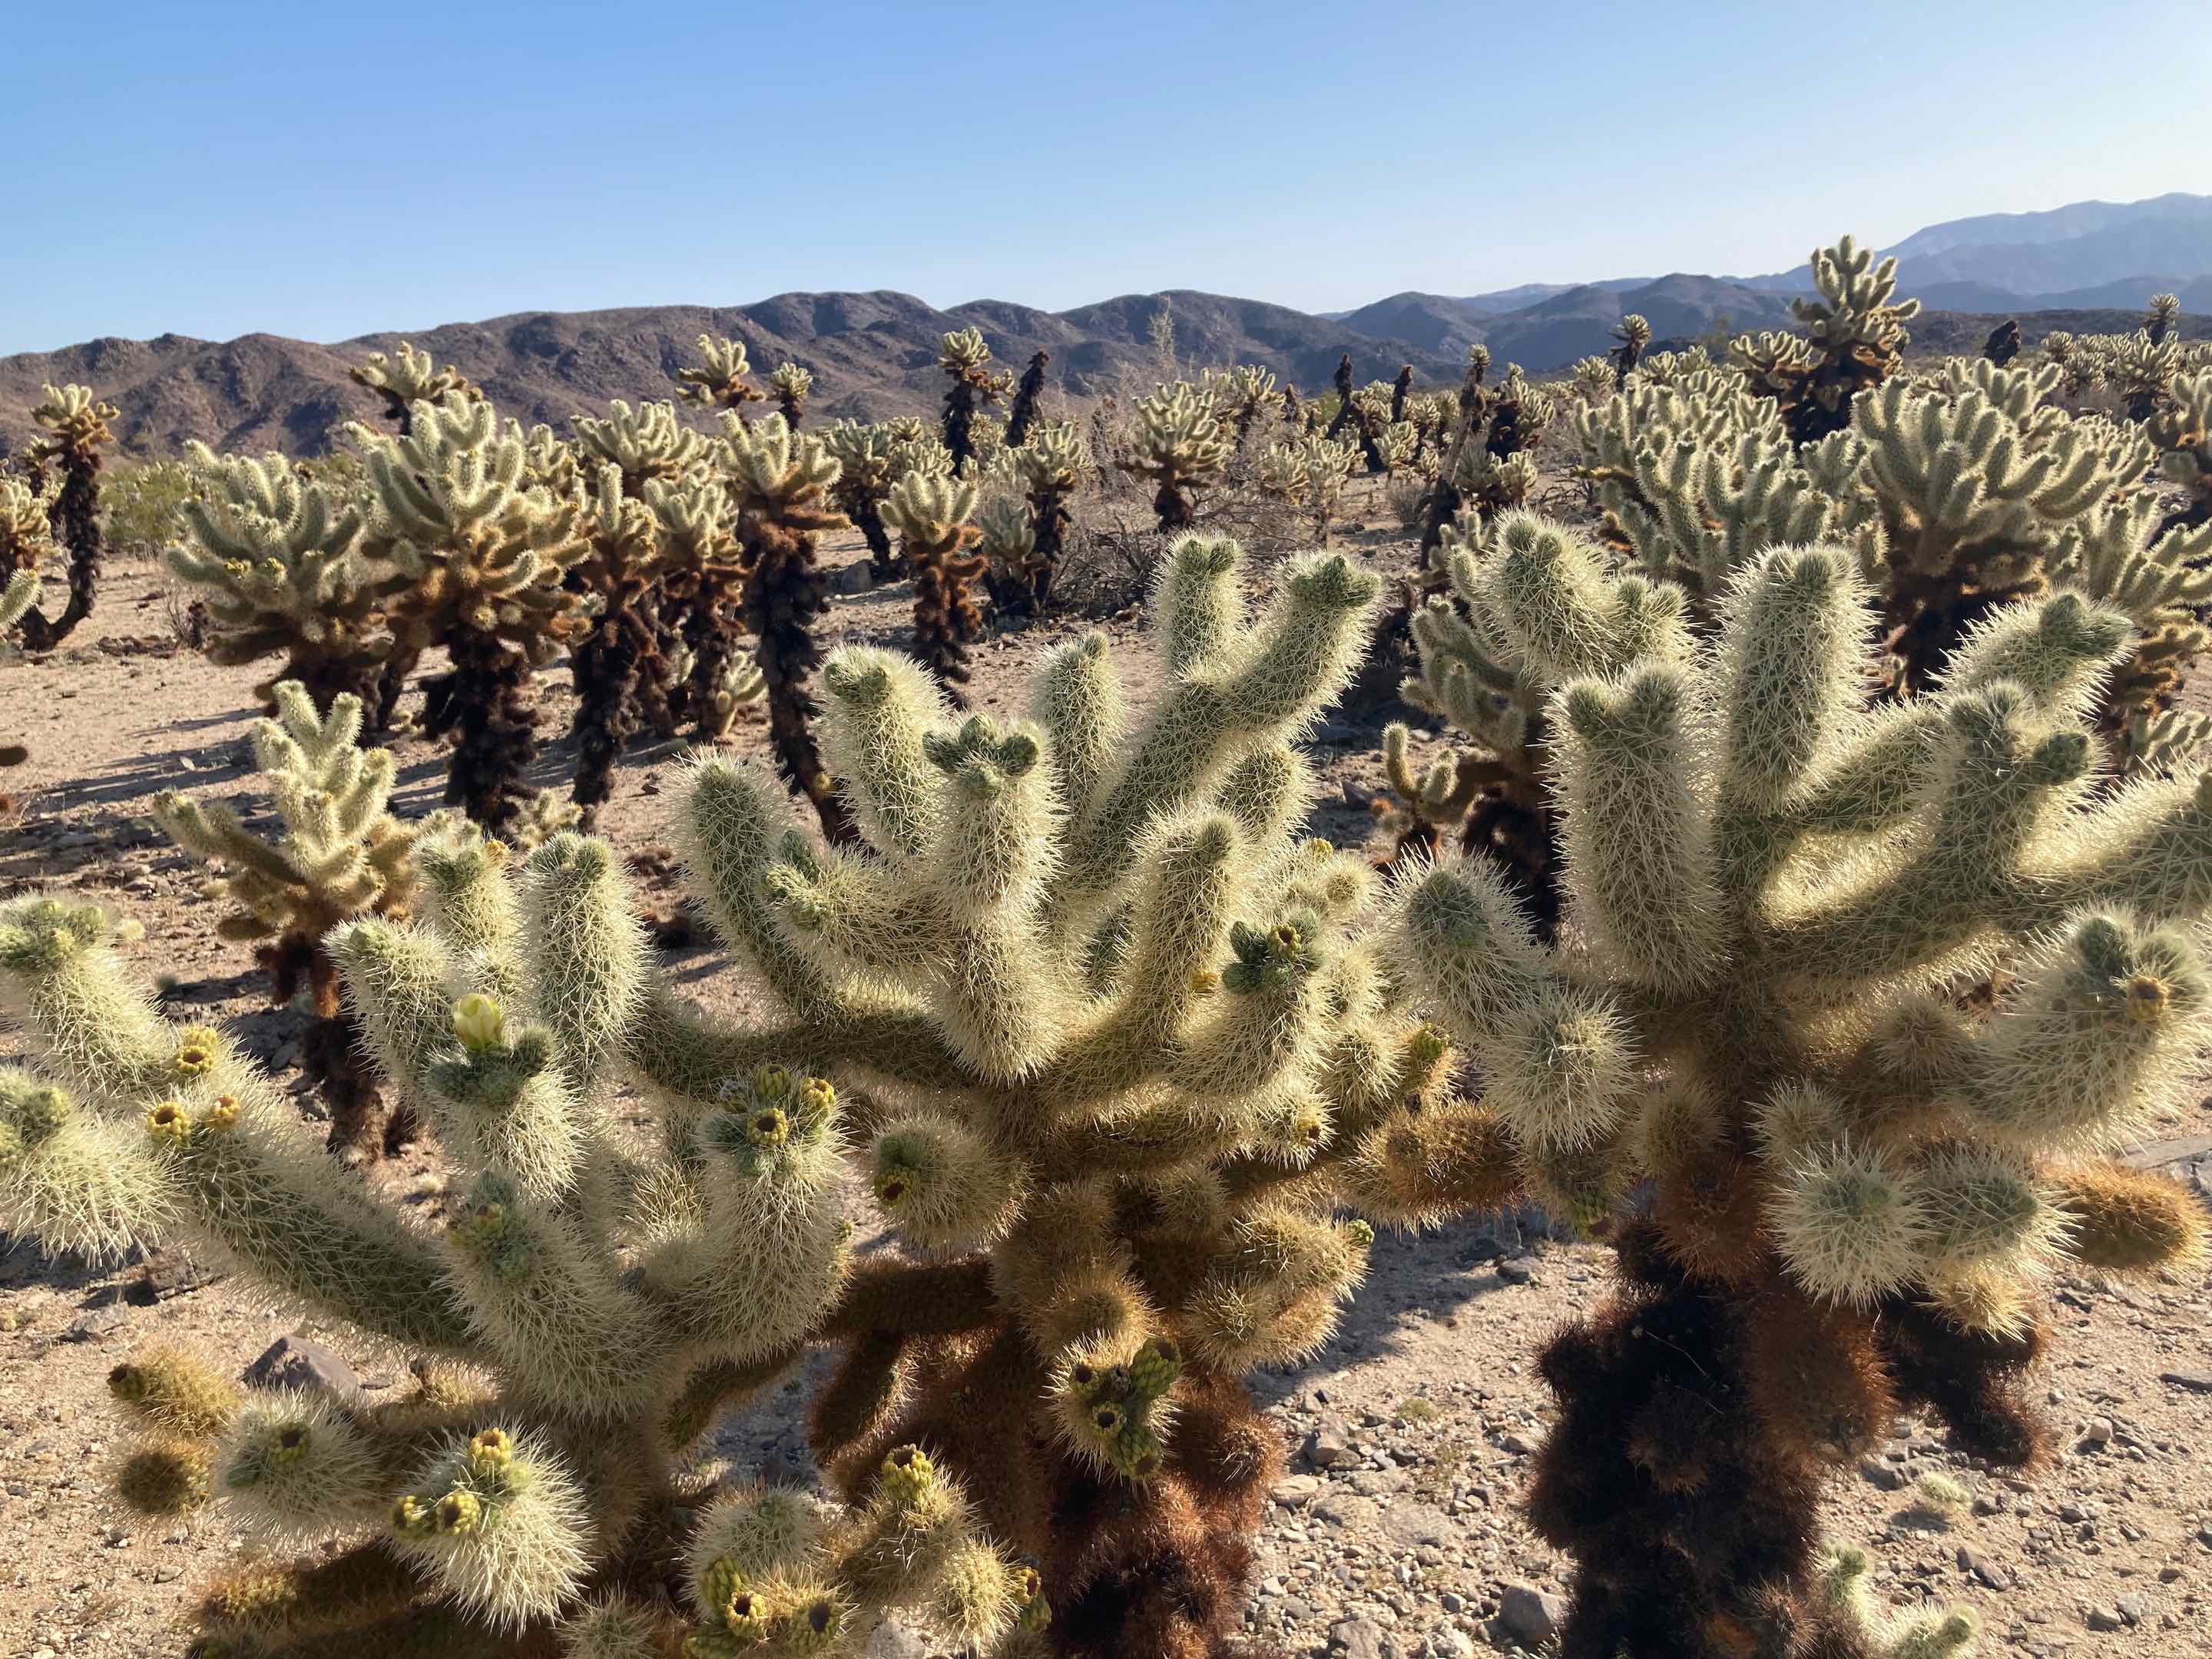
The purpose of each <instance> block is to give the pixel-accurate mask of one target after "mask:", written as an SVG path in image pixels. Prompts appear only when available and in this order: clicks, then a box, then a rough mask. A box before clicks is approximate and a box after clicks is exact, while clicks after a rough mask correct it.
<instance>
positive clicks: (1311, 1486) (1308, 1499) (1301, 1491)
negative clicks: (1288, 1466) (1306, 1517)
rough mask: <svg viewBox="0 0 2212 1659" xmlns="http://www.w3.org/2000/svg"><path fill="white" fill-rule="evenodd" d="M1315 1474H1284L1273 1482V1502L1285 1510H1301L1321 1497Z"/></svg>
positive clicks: (1317, 1478) (1320, 1481)
mask: <svg viewBox="0 0 2212 1659" xmlns="http://www.w3.org/2000/svg"><path fill="white" fill-rule="evenodd" d="M1321 1491H1322V1478H1321V1477H1320V1476H1319V1475H1317V1474H1286V1475H1285V1476H1284V1477H1283V1478H1282V1479H1281V1480H1278V1481H1277V1482H1275V1501H1276V1502H1277V1503H1278V1504H1281V1505H1282V1506H1283V1507H1284V1508H1285V1509H1286V1510H1302V1509H1304V1508H1305V1506H1306V1505H1307V1504H1310V1503H1312V1502H1313V1501H1314V1499H1315V1498H1318V1497H1320V1496H1321Z"/></svg>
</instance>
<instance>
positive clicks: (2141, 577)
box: [2050, 492, 2212, 770]
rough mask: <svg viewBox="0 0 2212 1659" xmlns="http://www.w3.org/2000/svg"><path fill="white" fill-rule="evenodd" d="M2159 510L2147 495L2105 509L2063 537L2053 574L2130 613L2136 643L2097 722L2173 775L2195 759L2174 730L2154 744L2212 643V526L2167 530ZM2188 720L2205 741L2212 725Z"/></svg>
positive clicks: (2135, 756) (2110, 685) (2139, 759)
mask: <svg viewBox="0 0 2212 1659" xmlns="http://www.w3.org/2000/svg"><path fill="white" fill-rule="evenodd" d="M2160 505H2161V504H2160V501H2159V500H2158V498H2157V497H2156V496H2155V495H2150V494H2148V493H2147V492H2145V493H2140V494H2136V495H2130V496H2126V497H2124V498H2121V499H2119V500H2118V501H2106V502H2105V503H2103V504H2101V505H2100V507H2099V508H2098V509H2097V510H2096V511H2095V512H2094V513H2088V514H2085V515H2084V516H2082V517H2081V518H2080V519H2078V520H2075V521H2074V522H2072V523H2069V525H2068V526H2066V527H2065V528H2064V530H2063V531H2062V532H2060V535H2059V538H2058V544H2057V549H2056V550H2055V551H2054V552H2053V554H2052V555H2051V562H2050V568H2051V580H2053V581H2054V582H2056V583H2057V584H2058V585H2060V586H2063V587H2066V588H2068V589H2070V590H2071V591H2073V592H2076V593H2079V594H2081V595H2082V596H2083V597H2084V598H2086V599H2089V600H2091V601H2093V603H2095V604H2098V605H2104V606H2106V607H2108V608H2110V609H2112V610H2113V611H2118V612H2119V613H2121V614H2122V615H2123V616H2124V617H2127V619H2128V622H2129V623H2130V626H2131V627H2132V628H2133V629H2134V632H2135V642H2134V645H2133V647H2132V648H2131V649H2130V652H2129V654H2128V656H2127V659H2125V660H2124V662H2122V663H2121V664H2120V665H2119V666H2118V668H2117V669H2116V670H2114V671H2113V672H2112V676H2111V677H2110V678H2108V679H2107V680H2106V683H2105V685H2104V687H2103V689H2102V692H2101V695H2100V697H2099V720H2100V723H2101V725H2102V726H2104V728H2105V730H2106V732H2107V733H2117V734H2118V735H2119V736H2120V738H2122V740H2123V742H2124V743H2125V744H2127V746H2128V750H2129V751H2130V753H2129V758H2130V760H2132V761H2134V762H2135V763H2137V764H2139V765H2142V766H2145V767H2155V768H2158V769H2169V770H2170V769H2174V768H2176V767H2178V766H2180V765H2184V764H2187V763H2190V762H2191V760H2192V759H2193V758H2194V757H2193V755H2188V754H2185V753H2183V752H2182V751H2181V750H2179V746H2178V744H2177V739H2178V738H2179V736H2180V731H2179V728H2177V727H2175V726H2172V725H2171V724H2168V725H2167V726H2166V727H2165V729H2164V730H2163V731H2162V732H2161V733H2160V738H2161V740H2160V743H2159V744H2157V745H2156V747H2155V748H2152V747H2150V746H2149V745H2148V744H2147V742H2146V739H2147V737H2148V733H2149V732H2150V729H2151V726H2152V723H2153V722H2154V721H2155V720H2157V718H2158V716H2160V714H2164V713H2165V712H2166V710H2167V709H2168V708H2171V707H2172V702H2173V700H2174V698H2175V696H2177V695H2178V694H2179V691H2180V690H2181V684H2182V681H2183V679H2184V678H2185V676H2186V675H2187V673H2188V671H2189V670H2190V668H2191V666H2192V665H2194V664H2195V662H2196V661H2197V658H2198V657H2200V656H2202V655H2203V653H2204V651H2205V650H2206V648H2207V647H2212V629H2207V627H2206V626H2205V623H2204V620H2203V619H2204V616H2205V612H2206V607H2207V606H2208V605H2212V569H2208V568H2206V567H2207V566H2208V565H2212V523H2207V524H2203V525H2200V526H2196V527H2195V528H2193V529H2190V528H2182V527H2176V528H2173V529H2171V530H2169V529H2167V528H2166V526H2165V525H2164V524H2163V523H2162V522H2161V512H2160ZM2190 724H2191V726H2192V727H2195V728H2199V729H2198V730H2197V741H2198V742H2200V743H2201V742H2202V741H2203V738H2204V737H2205V736H2206V735H2208V734H2207V732H2205V731H2203V729H2201V728H2203V727H2205V726H2208V725H2212V722H2207V721H2205V720H2203V718H2202V717H2201V716H2197V717H2193V718H2192V720H2191V722H2190Z"/></svg>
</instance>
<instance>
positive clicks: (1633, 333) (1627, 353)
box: [1606, 311, 1651, 391]
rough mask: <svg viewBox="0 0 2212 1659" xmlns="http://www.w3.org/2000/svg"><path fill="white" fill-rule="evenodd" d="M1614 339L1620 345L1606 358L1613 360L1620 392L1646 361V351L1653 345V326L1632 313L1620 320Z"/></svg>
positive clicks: (1614, 384)
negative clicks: (1640, 364) (1639, 366)
mask: <svg viewBox="0 0 2212 1659" xmlns="http://www.w3.org/2000/svg"><path fill="white" fill-rule="evenodd" d="M1613 338H1614V339H1616V340H1618V341H1620V344H1619V345H1617V346H1615V347H1613V349H1612V350H1610V351H1608V352H1607V353H1606V356H1607V357H1608V358H1610V359H1611V360H1612V362H1613V388H1614V390H1616V391H1618V390H1620V388H1621V387H1623V386H1626V385H1627V384H1628V377H1629V376H1630V375H1632V374H1634V373H1635V372H1636V366H1637V364H1638V363H1640V362H1643V361H1644V347H1646V346H1648V345H1650V343H1651V325H1650V322H1649V321H1648V320H1647V319H1645V318H1644V317H1643V316H1642V315H1641V314H1640V313H1637V312H1633V311H1632V312H1630V313H1628V314H1627V315H1626V317H1623V318H1622V319H1620V325H1619V326H1617V327H1616V328H1614V330H1613Z"/></svg>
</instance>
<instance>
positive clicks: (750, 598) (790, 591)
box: [722, 415, 849, 839]
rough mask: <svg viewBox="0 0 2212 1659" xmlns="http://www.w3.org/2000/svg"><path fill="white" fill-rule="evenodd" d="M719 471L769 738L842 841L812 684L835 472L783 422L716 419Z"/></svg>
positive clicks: (832, 463) (791, 777)
mask: <svg viewBox="0 0 2212 1659" xmlns="http://www.w3.org/2000/svg"><path fill="white" fill-rule="evenodd" d="M722 427H723V443H724V446H725V447H726V458H725V461H724V471H725V474H726V477H727V479H728V486H729V489H730V494H731V496H732V504H733V506H734V507H736V510H737V515H738V518H737V536H738V544H739V546H740V547H741V548H742V550H743V559H744V568H745V582H744V620H745V623H746V625H747V626H748V627H749V628H750V629H751V630H752V634H753V636H754V639H755V641H757V644H756V647H755V649H756V660H757V663H758V665H759V668H760V673H761V678H762V681H763V690H764V692H765V695H766V696H767V699H768V720H769V741H770V744H771V746H772V747H773V749H774V750H775V760H776V765H777V767H778V769H780V770H781V773H782V775H783V777H784V780H785V781H786V782H787V783H788V784H789V785H790V786H791V787H792V788H793V790H795V791H797V792H798V793H800V794H802V795H804V796H805V797H806V799H808V800H809V801H810V802H811V803H812V805H813V807H814V810H815V812H816V814H817V816H818V817H820V819H821V821H822V826H823V829H824V831H825V832H826V833H828V834H829V836H832V837H833V838H836V839H842V838H844V837H846V836H848V834H849V831H848V829H847V826H846V819H845V810H844V806H843V804H842V799H841V798H840V797H839V795H838V793H837V790H836V787H835V786H834V785H833V783H832V782H831V780H830V776H829V773H828V772H827V771H825V770H824V769H823V764H822V758H821V755H820V752H819V750H817V748H816V746H815V740H814V733H813V730H812V726H811V720H812V717H813V714H814V711H815V702H814V693H813V690H812V682H813V678H814V671H815V669H816V667H817V665H819V663H820V662H821V659H822V653H821V650H820V648H819V647H817V645H816V644H815V641H814V631H813V630H814V626H815V623H816V621H817V618H819V617H820V616H821V615H822V613H823V611H826V610H827V609H828V608H829V593H828V585H827V583H826V582H825V581H824V580H823V575H822V572H821V570H820V568H818V567H817V565H816V563H815V544H816V540H817V538H818V537H819V535H820V534H821V532H823V531H825V530H839V529H842V528H843V527H844V526H845V523H846V520H845V517H844V515H843V514H842V513H839V512H838V511H837V510H836V506H835V505H834V503H833V501H832V498H831V495H830V490H831V489H832V487H833V486H834V485H835V484H836V482H837V462H836V459H835V458H834V457H833V456H832V455H831V453H830V452H829V449H828V447H826V446H825V445H824V444H823V442H822V441H821V440H820V439H818V438H817V437H815V436H814V435H812V434H811V433H806V434H800V433H794V432H793V431H792V430H791V428H789V427H788V426H787V425H786V424H785V422H784V419H783V416H781V415H770V416H767V417H765V418H764V419H762V420H759V421H756V422H753V423H752V424H751V425H750V426H747V425H745V424H744V422H741V421H740V420H738V417H737V416H735V415H725V416H723V417H722Z"/></svg>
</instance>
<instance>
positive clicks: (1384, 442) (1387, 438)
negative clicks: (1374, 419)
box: [1375, 421, 1421, 477]
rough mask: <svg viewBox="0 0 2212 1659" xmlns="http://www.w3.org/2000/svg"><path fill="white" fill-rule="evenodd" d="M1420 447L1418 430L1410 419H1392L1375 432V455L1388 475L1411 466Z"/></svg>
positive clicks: (1393, 474) (1393, 475) (1394, 474)
mask: <svg viewBox="0 0 2212 1659" xmlns="http://www.w3.org/2000/svg"><path fill="white" fill-rule="evenodd" d="M1420 447H1421V435H1420V431H1419V428H1416V427H1415V426H1414V424H1413V422H1411V421H1393V422H1390V423H1389V425H1387V426H1385V427H1383V429H1382V430H1381V431H1379V432H1377V433H1376V435H1375V453H1376V459H1379V460H1380V461H1381V462H1382V463H1383V472H1384V473H1385V474H1386V475H1389V476H1392V477H1395V476H1396V475H1397V474H1398V473H1399V472H1401V471H1404V470H1405V469H1406V468H1407V467H1409V466H1411V465H1413V457H1414V455H1415V454H1416V453H1418V452H1419V449H1420Z"/></svg>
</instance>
